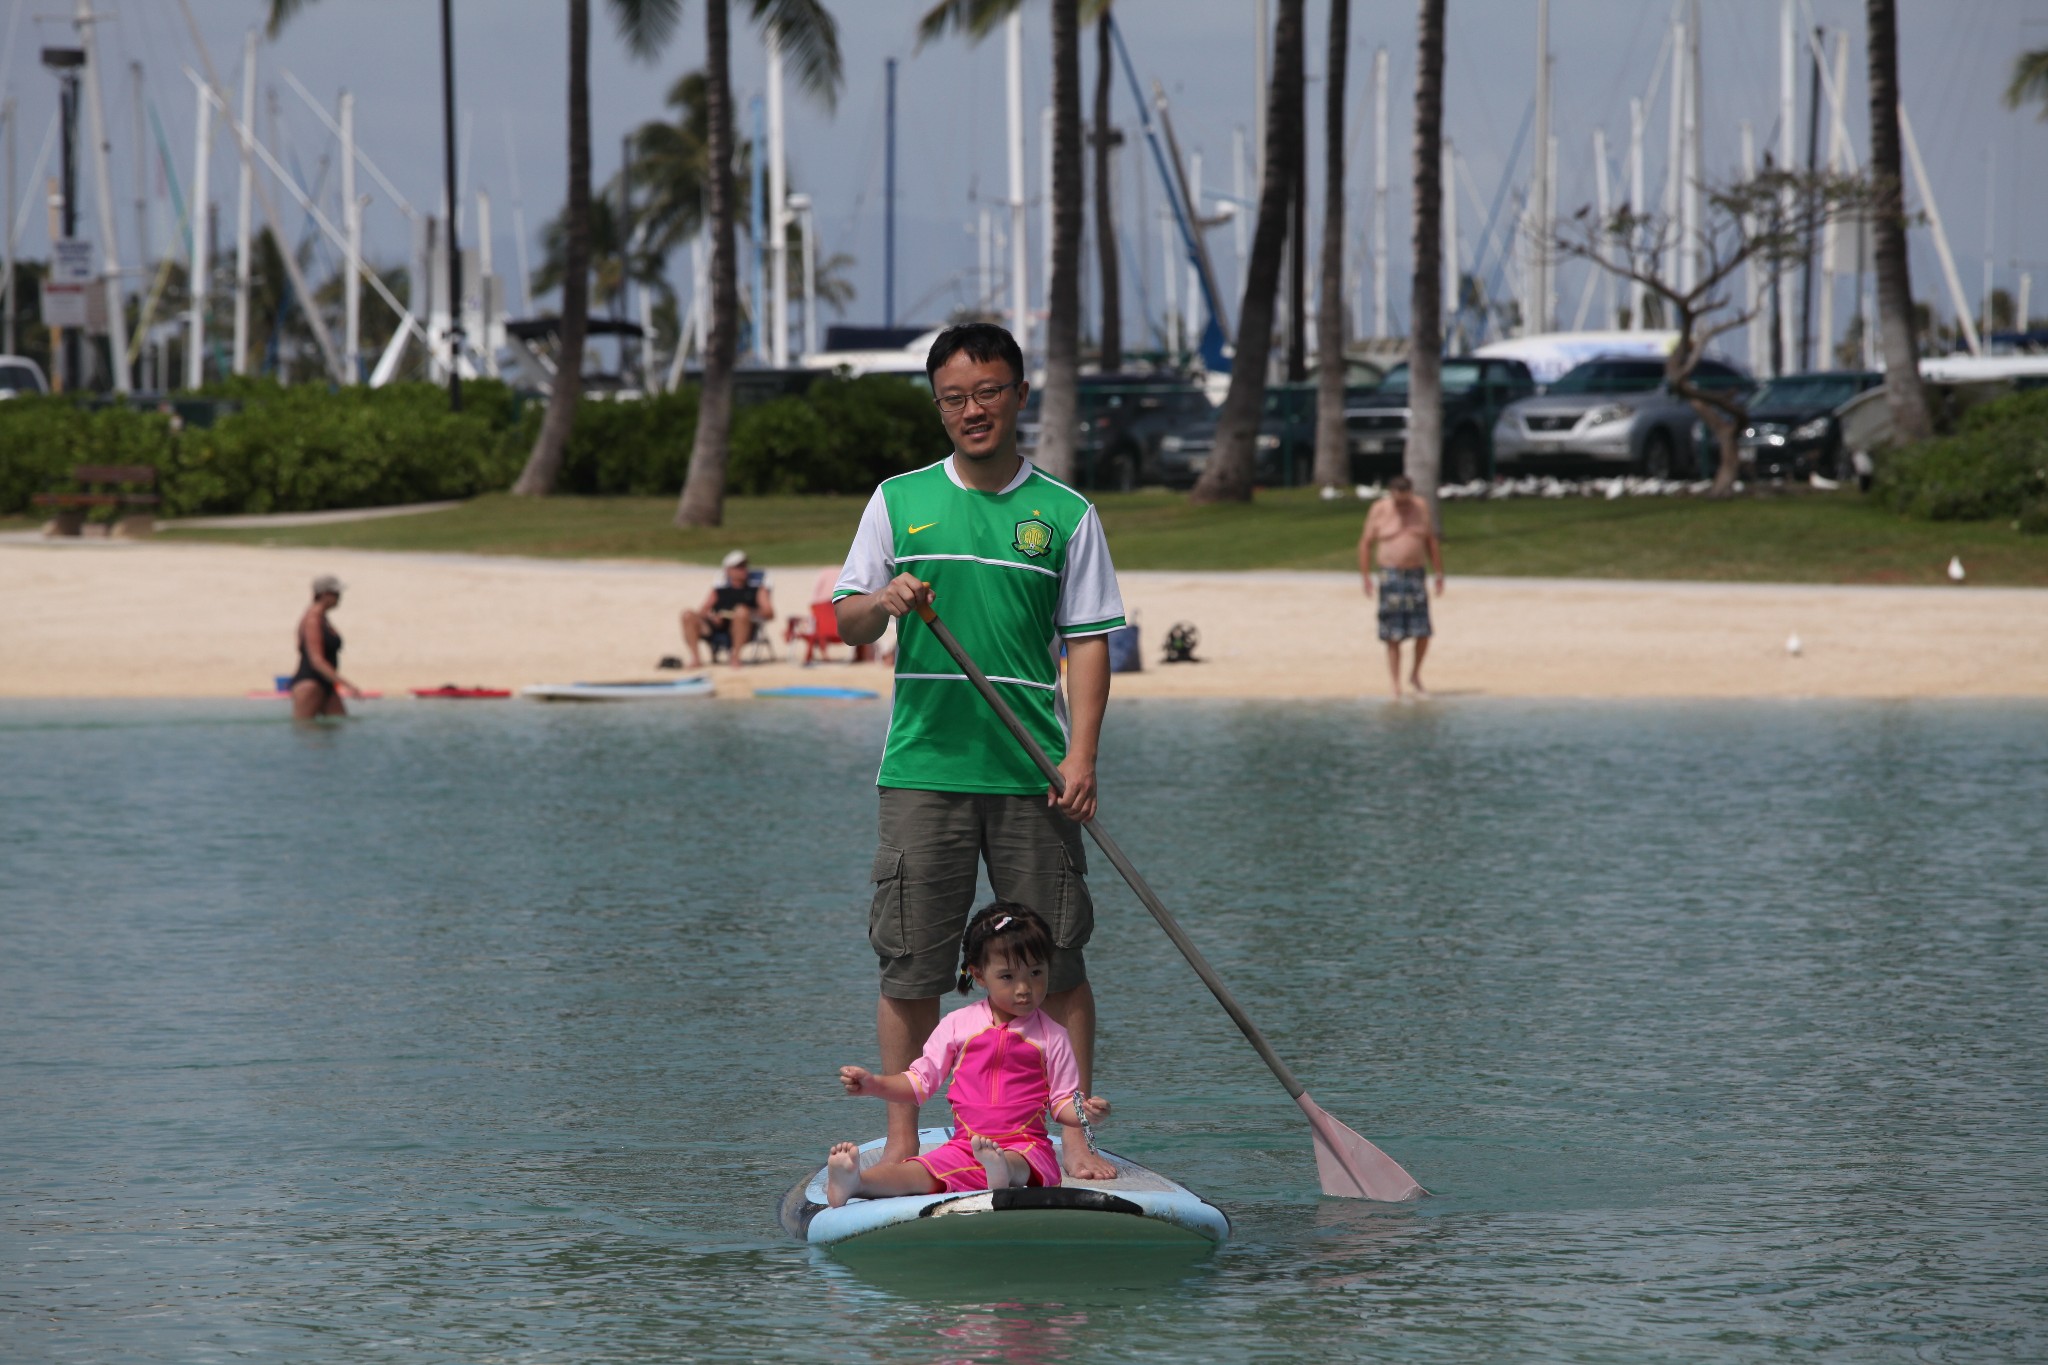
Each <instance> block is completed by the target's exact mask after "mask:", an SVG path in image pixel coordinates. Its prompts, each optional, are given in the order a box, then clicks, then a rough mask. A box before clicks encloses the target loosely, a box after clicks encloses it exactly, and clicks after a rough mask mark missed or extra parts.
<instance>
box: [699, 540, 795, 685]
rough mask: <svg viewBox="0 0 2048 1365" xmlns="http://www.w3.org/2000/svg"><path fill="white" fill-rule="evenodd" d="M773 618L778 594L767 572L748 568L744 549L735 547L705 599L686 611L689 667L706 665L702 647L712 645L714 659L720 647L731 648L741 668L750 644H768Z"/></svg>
mask: <svg viewBox="0 0 2048 1365" xmlns="http://www.w3.org/2000/svg"><path fill="white" fill-rule="evenodd" d="M774 620H775V596H774V594H773V593H772V592H771V591H770V590H769V587H768V575H767V574H766V573H764V572H762V571H761V570H759V569H752V568H749V567H748V565H747V552H746V551H745V550H734V551H733V552H732V553H730V554H728V555H727V556H726V557H725V561H724V563H723V564H722V565H721V566H720V569H719V574H718V578H717V579H716V580H715V581H714V582H713V583H712V585H711V591H709V592H707V593H705V594H704V600H703V601H702V602H700V603H698V604H697V606H696V607H695V608H694V609H691V610H687V611H685V612H684V613H683V648H684V650H685V651H686V652H688V654H689V656H690V667H691V668H702V667H703V666H704V660H703V656H702V653H701V651H700V650H699V646H700V645H704V644H709V645H710V646H711V656H712V658H714V659H716V658H717V657H718V651H719V650H720V649H725V650H728V651H729V652H730V654H731V663H732V666H733V667H734V668H738V667H739V666H740V654H741V651H743V650H744V649H745V648H746V647H747V646H748V645H750V644H754V643H756V642H759V643H760V644H761V645H762V646H764V647H766V646H767V644H768V632H769V627H770V625H771V623H772V622H773V621H774Z"/></svg>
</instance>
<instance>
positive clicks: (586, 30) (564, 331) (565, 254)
mask: <svg viewBox="0 0 2048 1365" xmlns="http://www.w3.org/2000/svg"><path fill="white" fill-rule="evenodd" d="M621 3H624V0H613V4H614V5H615V6H617V5H619V4H621ZM653 3H655V4H659V3H660V0H653ZM673 17H674V16H673V14H672V13H671V15H670V16H669V18H670V21H671V22H673ZM563 212H564V213H565V214H566V215H567V229H568V230H567V232H566V233H565V234H564V241H563V249H562V313H561V333H560V341H559V343H558V349H557V350H556V352H555V382H554V383H553V384H552V385H550V386H549V388H548V406H547V412H546V414H545V415H544V416H543V417H542V418H541V422H540V435H539V436H537V437H535V438H534V442H533V450H532V451H531V452H529V453H528V455H527V457H526V467H525V468H524V469H522V470H520V471H519V477H518V479H516V480H515V481H514V482H513V484H512V491H513V492H514V493H518V494H521V495H523V496H526V497H534V498H544V497H547V496H548V495H549V494H551V493H553V492H554V491H555V480H556V479H557V478H558V477H559V476H560V474H561V472H562V456H563V454H564V453H565V452H566V451H567V449H568V446H569V429H570V428H571V427H572V426H574V425H575V423H576V404H577V401H578V400H579V399H581V398H582V397H583V333H584V328H585V327H586V326H587V325H588V323H589V321H590V0H569V203H568V205H567V207H566V208H565V209H564V210H563Z"/></svg>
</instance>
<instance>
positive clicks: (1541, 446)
mask: <svg viewBox="0 0 2048 1365" xmlns="http://www.w3.org/2000/svg"><path fill="white" fill-rule="evenodd" d="M1692 378H1693V382H1694V383H1696V384H1697V385H1699V386H1700V387H1701V388H1731V389H1737V388H1745V389H1746V388H1747V387H1749V384H1750V379H1749V376H1748V375H1745V374H1744V373H1743V372H1742V371H1740V370H1738V369H1736V368H1735V367H1734V366H1733V365H1729V364H1725V363H1723V362H1721V361H1718V360H1702V361H1701V362H1700V363H1699V365H1698V367H1697V368H1695V369H1694V371H1693V374H1692ZM1697 420H1698V414H1696V413H1695V412H1694V411H1693V409H1692V404H1690V403H1688V402H1686V401H1685V399H1683V398H1681V397H1679V396H1678V395H1677V394H1676V393H1674V392H1672V391H1671V388H1670V386H1669V385H1668V384H1666V383H1665V382H1664V362H1663V361H1661V360H1648V359H1644V358H1642V357H1640V356H1602V357H1600V358H1599V359H1596V360H1588V361H1586V362H1585V363H1583V364H1581V365H1577V366H1574V367H1573V368H1572V369H1571V370H1569V371H1568V372H1566V373H1565V375H1564V376H1563V377H1562V378H1560V379H1559V380H1558V381H1557V382H1556V383H1555V384H1552V385H1551V386H1550V388H1549V389H1548V390H1547V391H1546V392H1545V393H1544V394H1543V395H1542V396H1541V397H1536V398H1524V399H1522V400H1521V401H1520V402H1518V403H1516V404H1514V405H1513V406H1512V407H1510V408H1509V409H1508V410H1507V411H1505V412H1503V413H1502V414H1501V415H1500V420H1499V421H1498V422H1496V423H1495V424H1494V428H1493V449H1494V454H1495V457H1496V458H1497V460H1498V461H1499V464H1500V467H1501V468H1502V469H1503V470H1507V469H1515V470H1519V471H1523V472H1529V471H1533V470H1537V469H1547V470H1554V469H1559V468H1585V467H1587V466H1592V467H1595V468H1608V469H1613V468H1617V467H1618V468H1622V469H1626V470H1629V471H1631V472H1633V473H1637V474H1642V475H1644V476H1646V477H1648V478H1653V479H1669V478H1672V477H1674V476H1676V475H1678V474H1682V473H1696V472H1697V471H1698V470H1699V469H1700V468H1701V467H1702V466H1701V465H1700V463H1699V460H1698V457H1697V454H1696V452H1695V451H1694V449H1693V441H1692V431H1693V426H1694V424H1695V422H1697Z"/></svg>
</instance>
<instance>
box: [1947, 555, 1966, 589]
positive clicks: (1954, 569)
mask: <svg viewBox="0 0 2048 1365" xmlns="http://www.w3.org/2000/svg"><path fill="white" fill-rule="evenodd" d="M1948 581H1949V582H1951V583H1960V582H1962V581H1963V557H1962V556H1961V555H1950V556H1949V560H1948Z"/></svg>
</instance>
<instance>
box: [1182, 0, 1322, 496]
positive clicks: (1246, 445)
mask: <svg viewBox="0 0 2048 1365" xmlns="http://www.w3.org/2000/svg"><path fill="white" fill-rule="evenodd" d="M1302 10H1303V0H1280V7H1279V11H1278V13H1277V15H1276V16H1275V20H1274V25H1273V74H1272V77H1271V79H1270V82H1269V83H1268V85H1267V86H1266V146H1265V161H1266V164H1265V170H1264V173H1263V176H1262V178H1261V181H1260V184H1259V222H1258V226H1257V228H1255V229H1254V230H1253V232H1252V250H1251V256H1250V258H1249V259H1248V260H1247V261H1246V262H1245V280H1244V301H1243V302H1242V303H1241V304H1239V305H1238V322H1237V351H1236V354H1235V355H1234V356H1232V358H1231V362H1230V391H1229V393H1227V394H1226V395H1225V396H1224V399H1223V409H1222V411H1221V412H1220V413H1218V414H1217V418H1216V442H1215V445H1214V446H1213V447H1212V448H1211V451H1210V455H1209V465H1208V468H1206V469H1204V470H1203V471H1202V477H1201V479H1200V480H1199V481H1197V482H1196V484H1195V487H1194V491H1193V492H1192V493H1190V494H1189V495H1188V497H1189V499H1190V500H1191V501H1194V502H1198V503H1202V502H1250V501H1251V497H1252V458H1253V453H1254V450H1255V448H1256V442H1257V439H1258V433H1259V417H1260V415H1261V414H1262V413H1263V411H1264V409H1265V406H1266V364H1267V362H1268V360H1270V359H1271V358H1272V354H1273V300H1274V296H1275V294H1276V292H1277V291H1278V289H1279V287H1280V257H1281V255H1282V254H1283V253H1284V252H1285V251H1286V249H1287V217H1288V214H1289V212H1290V211H1291V210H1292V207H1293V201H1294V185H1293V179H1294V175H1293V172H1294V170H1295V168H1296V167H1297V166H1298V165H1299V164H1300V159H1299V158H1298V157H1297V156H1296V155H1295V149H1296V148H1297V147H1298V146H1299V145H1300V142H1301V135H1302V128H1301V101H1300V99H1299V98H1298V97H1297V92H1298V91H1299V90H1300V88H1301V82H1302V65H1303V58H1302V27H1303V16H1302ZM1264 36H1265V35H1263V34H1261V35H1260V37H1261V38H1263V37H1264Z"/></svg>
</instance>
